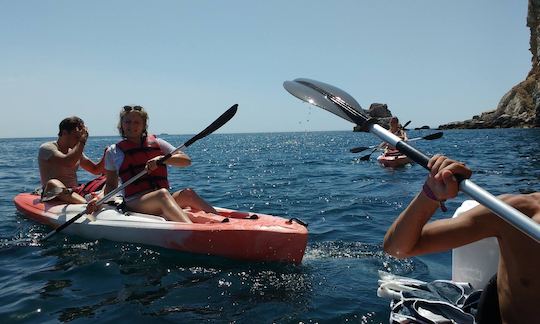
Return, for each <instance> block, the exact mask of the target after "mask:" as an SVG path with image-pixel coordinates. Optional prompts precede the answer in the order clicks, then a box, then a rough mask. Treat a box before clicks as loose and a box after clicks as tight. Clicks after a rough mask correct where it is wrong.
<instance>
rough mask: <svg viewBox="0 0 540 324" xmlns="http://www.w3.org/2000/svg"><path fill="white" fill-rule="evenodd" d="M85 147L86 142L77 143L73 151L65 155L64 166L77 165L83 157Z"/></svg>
mask: <svg viewBox="0 0 540 324" xmlns="http://www.w3.org/2000/svg"><path fill="white" fill-rule="evenodd" d="M84 145H85V143H84V142H79V143H77V144H76V145H75V146H74V147H73V149H72V150H71V151H69V152H68V153H67V154H66V155H64V158H63V159H62V160H63V164H65V165H70V166H71V165H75V164H77V163H78V162H79V161H80V160H81V157H82V155H83V151H84Z"/></svg>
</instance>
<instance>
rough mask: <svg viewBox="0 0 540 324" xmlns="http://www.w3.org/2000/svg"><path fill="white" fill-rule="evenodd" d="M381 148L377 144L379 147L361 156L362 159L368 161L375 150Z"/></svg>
mask: <svg viewBox="0 0 540 324" xmlns="http://www.w3.org/2000/svg"><path fill="white" fill-rule="evenodd" d="M378 149H379V145H377V147H375V148H374V149H373V150H371V152H369V154H367V155H364V156H362V157H361V158H360V161H367V160H369V158H370V157H371V154H373V153H375V151H377V150H378Z"/></svg>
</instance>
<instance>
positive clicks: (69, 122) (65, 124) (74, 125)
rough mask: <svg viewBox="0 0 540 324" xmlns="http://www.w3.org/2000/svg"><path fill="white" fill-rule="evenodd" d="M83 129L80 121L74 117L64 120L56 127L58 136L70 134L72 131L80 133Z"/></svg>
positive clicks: (82, 123)
mask: <svg viewBox="0 0 540 324" xmlns="http://www.w3.org/2000/svg"><path fill="white" fill-rule="evenodd" d="M83 128H84V122H83V120H82V119H80V118H79V117H76V116H71V117H67V118H64V119H63V120H62V121H61V122H60V125H58V136H62V135H68V134H71V133H72V132H73V131H80V130H81V129H83Z"/></svg>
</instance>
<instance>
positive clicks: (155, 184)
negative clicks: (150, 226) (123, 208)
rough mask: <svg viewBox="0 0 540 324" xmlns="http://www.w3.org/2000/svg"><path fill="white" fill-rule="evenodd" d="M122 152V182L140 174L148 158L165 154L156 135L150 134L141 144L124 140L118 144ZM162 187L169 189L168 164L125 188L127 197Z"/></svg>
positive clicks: (120, 174)
mask: <svg viewBox="0 0 540 324" xmlns="http://www.w3.org/2000/svg"><path fill="white" fill-rule="evenodd" d="M116 147H118V148H119V149H120V150H121V151H122V152H124V161H123V162H122V165H120V170H119V171H118V174H119V176H120V179H122V182H126V181H128V180H129V179H131V178H132V177H134V176H135V175H137V174H139V173H140V172H141V171H142V170H144V167H145V166H146V162H148V160H150V159H152V158H154V157H156V156H160V155H164V154H163V152H162V151H161V148H160V147H159V143H158V142H157V138H156V136H154V135H148V136H147V137H146V138H145V139H144V140H143V142H142V144H141V145H140V146H139V145H137V144H135V143H133V142H131V141H128V140H123V141H121V142H119V143H118V144H116ZM160 188H167V189H169V181H168V180H167V166H165V165H161V166H158V168H157V169H155V170H154V171H152V173H150V174H145V175H144V176H142V177H140V178H139V179H137V180H135V181H134V182H133V183H132V184H130V185H128V186H127V187H126V188H124V195H125V197H129V196H132V195H134V194H137V193H140V192H144V191H148V190H156V189H160Z"/></svg>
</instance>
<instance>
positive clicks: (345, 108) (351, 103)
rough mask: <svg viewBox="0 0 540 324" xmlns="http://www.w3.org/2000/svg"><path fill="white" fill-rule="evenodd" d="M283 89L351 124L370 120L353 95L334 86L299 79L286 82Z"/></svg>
mask: <svg viewBox="0 0 540 324" xmlns="http://www.w3.org/2000/svg"><path fill="white" fill-rule="evenodd" d="M283 87H284V88H285V90H287V91H288V92H289V93H290V94H292V95H293V96H295V97H297V98H298V99H300V100H303V101H305V102H308V103H310V104H312V105H315V106H317V107H320V108H323V109H325V110H327V111H329V112H331V113H333V114H335V115H337V116H339V117H341V118H343V119H345V120H348V121H350V122H351V123H355V124H357V125H362V124H364V122H366V121H367V119H368V118H366V117H365V116H364V111H363V110H362V107H360V104H359V103H358V102H357V101H356V100H355V99H354V98H353V97H352V96H351V95H349V94H348V93H346V92H345V91H343V90H341V89H339V88H336V87H334V86H332V85H329V84H326V83H323V82H319V81H315V80H310V79H305V78H299V79H295V80H293V81H285V82H284V83H283Z"/></svg>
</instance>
